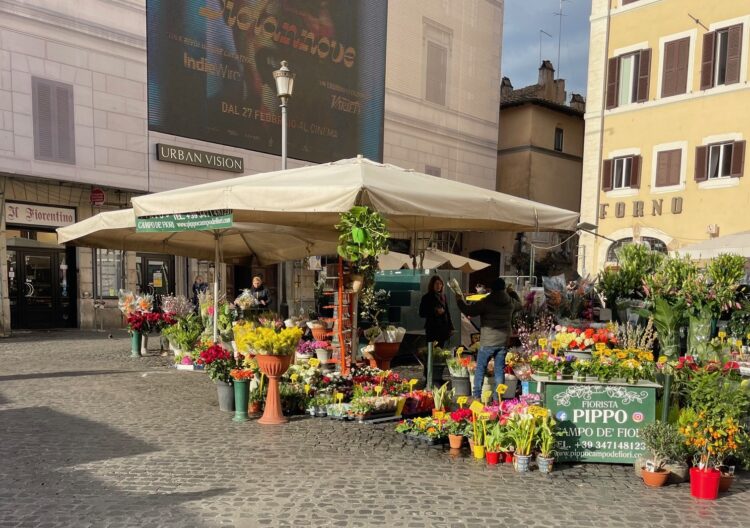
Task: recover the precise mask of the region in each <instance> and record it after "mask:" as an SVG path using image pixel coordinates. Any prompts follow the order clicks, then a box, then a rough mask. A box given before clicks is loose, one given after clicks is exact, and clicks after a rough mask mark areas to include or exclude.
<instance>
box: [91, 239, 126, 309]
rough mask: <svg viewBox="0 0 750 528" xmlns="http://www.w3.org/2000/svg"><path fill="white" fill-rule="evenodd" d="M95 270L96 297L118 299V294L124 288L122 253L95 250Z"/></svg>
mask: <svg viewBox="0 0 750 528" xmlns="http://www.w3.org/2000/svg"><path fill="white" fill-rule="evenodd" d="M94 269H95V273H96V281H95V283H94V286H95V287H94V295H95V296H97V297H99V296H101V297H117V293H118V292H119V291H120V289H121V288H123V287H124V280H123V255H122V251H118V250H114V249H95V250H94Z"/></svg>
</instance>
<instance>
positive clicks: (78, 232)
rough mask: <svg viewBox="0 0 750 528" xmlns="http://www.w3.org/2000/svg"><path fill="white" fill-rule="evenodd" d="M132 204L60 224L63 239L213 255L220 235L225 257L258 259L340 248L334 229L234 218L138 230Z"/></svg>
mask: <svg viewBox="0 0 750 528" xmlns="http://www.w3.org/2000/svg"><path fill="white" fill-rule="evenodd" d="M135 223H136V218H135V214H134V212H133V210H132V209H122V210H120V211H108V212H104V213H99V214H97V215H95V216H92V217H91V218H87V219H86V220H82V221H80V222H77V223H75V224H73V225H69V226H66V227H61V228H59V229H58V230H57V238H58V241H59V243H60V244H66V243H67V244H70V245H75V246H84V247H97V248H107V249H120V250H124V251H152V252H156V253H168V254H171V255H182V256H187V257H194V258H200V259H206V260H213V259H214V258H215V251H216V239H217V236H218V241H219V250H220V251H221V255H222V257H223V259H224V260H225V261H228V260H234V259H238V258H243V257H244V258H246V257H252V256H255V257H256V258H257V259H258V261H259V262H260V264H262V265H267V264H273V263H275V262H283V261H286V260H294V259H300V258H304V257H307V256H309V255H326V254H332V253H336V243H337V240H338V239H337V237H336V235H335V233H322V232H320V231H313V230H310V229H304V228H298V227H288V226H282V225H265V224H255V223H243V222H234V223H233V225H232V227H228V228H225V229H218V230H215V231H178V232H159V233H144V232H137V231H136V228H135Z"/></svg>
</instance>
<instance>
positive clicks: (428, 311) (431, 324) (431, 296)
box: [419, 275, 453, 348]
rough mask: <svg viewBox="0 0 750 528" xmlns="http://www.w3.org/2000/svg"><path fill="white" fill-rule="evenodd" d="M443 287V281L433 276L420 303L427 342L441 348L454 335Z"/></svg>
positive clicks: (420, 313) (420, 314)
mask: <svg viewBox="0 0 750 528" xmlns="http://www.w3.org/2000/svg"><path fill="white" fill-rule="evenodd" d="M443 287H444V284H443V279H441V278H440V277H438V276H437V275H435V276H433V277H432V278H431V279H430V283H429V285H428V286H427V293H425V294H424V295H423V296H422V302H420V303H419V316H420V317H423V318H424V320H425V322H424V330H425V337H426V338H427V342H428V343H431V342H437V346H439V347H441V348H442V347H443V346H444V345H445V342H446V341H448V339H449V338H450V336H451V335H453V322H452V321H451V315H450V312H449V311H448V302H447V300H446V298H445V294H444V293H443Z"/></svg>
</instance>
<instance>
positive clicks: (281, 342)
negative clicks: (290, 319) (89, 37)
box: [238, 326, 302, 425]
mask: <svg viewBox="0 0 750 528" xmlns="http://www.w3.org/2000/svg"><path fill="white" fill-rule="evenodd" d="M243 335H244V334H243ZM244 337H245V339H247V344H248V345H249V346H250V347H251V348H252V349H253V350H254V351H255V352H256V354H257V355H256V356H255V360H256V361H257V362H258V368H259V369H260V371H261V372H262V373H263V374H264V375H265V376H266V377H268V394H267V397H266V405H265V410H264V412H263V417H262V418H260V420H258V423H262V424H267V425H276V424H282V423H286V421H287V420H286V418H284V414H283V409H282V407H281V395H280V393H279V378H280V377H281V376H282V375H283V374H284V372H286V371H287V369H288V368H289V365H290V364H291V362H292V361H291V360H292V357H293V356H294V352H295V350H296V349H297V345H298V343H299V340H300V339H301V338H302V330H301V329H300V328H297V327H294V328H283V329H280V330H279V331H277V330H276V327H274V328H269V327H268V326H259V327H254V328H253V329H252V331H249V332H247V335H246V336H244ZM238 345H239V343H238Z"/></svg>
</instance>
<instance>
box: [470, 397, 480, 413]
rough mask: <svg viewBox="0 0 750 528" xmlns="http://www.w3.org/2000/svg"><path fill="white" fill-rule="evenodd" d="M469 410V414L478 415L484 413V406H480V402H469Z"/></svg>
mask: <svg viewBox="0 0 750 528" xmlns="http://www.w3.org/2000/svg"><path fill="white" fill-rule="evenodd" d="M469 409H471V412H473V413H474V414H479V413H481V412H483V411H484V405H482V402H480V401H477V400H474V401H473V402H471V405H469Z"/></svg>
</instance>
